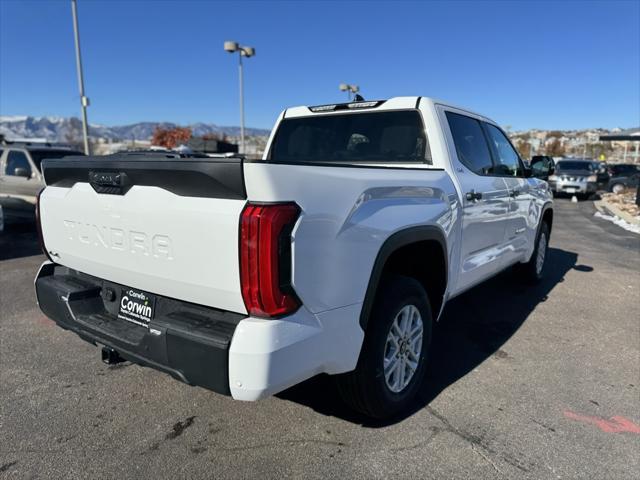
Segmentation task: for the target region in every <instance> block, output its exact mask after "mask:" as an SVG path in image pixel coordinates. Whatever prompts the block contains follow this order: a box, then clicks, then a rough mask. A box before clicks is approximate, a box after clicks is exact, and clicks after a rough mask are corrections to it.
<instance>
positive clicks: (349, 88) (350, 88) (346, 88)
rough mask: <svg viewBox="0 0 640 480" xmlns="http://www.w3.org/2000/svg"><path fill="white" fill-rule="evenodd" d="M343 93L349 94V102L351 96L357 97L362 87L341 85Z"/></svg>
mask: <svg viewBox="0 0 640 480" xmlns="http://www.w3.org/2000/svg"><path fill="white" fill-rule="evenodd" d="M338 88H339V89H340V91H341V92H347V95H348V96H349V100H351V95H352V94H353V95H355V94H356V93H358V92H359V91H360V87H359V86H358V85H349V84H348V83H341V84H340V86H339V87H338Z"/></svg>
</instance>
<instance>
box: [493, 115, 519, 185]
mask: <svg viewBox="0 0 640 480" xmlns="http://www.w3.org/2000/svg"><path fill="white" fill-rule="evenodd" d="M485 127H486V129H487V134H488V136H489V143H490V144H491V148H492V149H493V155H494V157H495V160H496V164H495V166H494V168H493V172H494V174H495V175H505V176H508V177H517V176H519V175H521V174H522V171H521V168H520V158H519V157H518V154H517V153H516V151H515V150H514V148H513V147H512V146H511V143H510V142H509V140H508V139H507V137H506V135H505V134H504V133H502V131H501V130H500V129H499V128H497V127H496V126H495V125H491V124H488V123H485Z"/></svg>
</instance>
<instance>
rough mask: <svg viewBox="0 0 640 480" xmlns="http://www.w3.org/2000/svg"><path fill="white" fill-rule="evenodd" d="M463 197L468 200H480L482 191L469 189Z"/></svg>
mask: <svg viewBox="0 0 640 480" xmlns="http://www.w3.org/2000/svg"><path fill="white" fill-rule="evenodd" d="M465 197H466V198H467V200H468V201H470V202H476V201H478V200H482V192H476V191H475V190H471V191H470V192H467V193H466V194H465Z"/></svg>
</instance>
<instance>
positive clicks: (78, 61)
mask: <svg viewBox="0 0 640 480" xmlns="http://www.w3.org/2000/svg"><path fill="white" fill-rule="evenodd" d="M71 14H72V15H73V35H74V37H75V43H76V68H77V70H78V87H79V89H80V105H81V106H82V138H83V140H84V153H85V154H86V155H90V154H91V151H90V150H89V126H88V123H87V107H88V106H89V98H87V97H85V96H84V76H83V74H82V56H81V55H80V31H79V28H78V7H77V4H76V0H71Z"/></svg>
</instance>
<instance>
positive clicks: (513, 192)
mask: <svg viewBox="0 0 640 480" xmlns="http://www.w3.org/2000/svg"><path fill="white" fill-rule="evenodd" d="M483 126H484V128H485V131H486V133H487V139H488V140H489V146H490V148H491V152H492V154H493V159H494V164H495V167H494V168H495V173H496V174H497V175H502V176H503V179H504V181H505V184H506V185H507V188H508V190H509V213H508V219H507V226H506V230H505V247H506V249H505V255H504V257H505V264H510V263H515V262H518V261H521V260H523V259H524V258H525V257H526V256H527V252H529V250H530V246H531V244H532V239H531V233H532V231H533V234H534V235H535V226H536V222H535V220H534V221H533V222H531V220H530V218H532V217H534V218H535V214H534V212H532V208H533V207H534V198H533V196H532V195H531V189H530V185H529V182H528V180H527V179H526V178H524V168H523V165H522V162H521V160H520V156H519V155H518V152H517V151H516V149H515V148H513V145H511V142H510V141H509V139H508V137H507V136H506V134H505V133H504V132H503V131H502V130H500V129H499V128H498V127H496V126H495V125H491V124H489V123H486V122H484V124H483Z"/></svg>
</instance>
